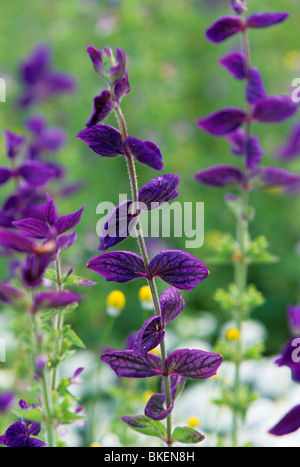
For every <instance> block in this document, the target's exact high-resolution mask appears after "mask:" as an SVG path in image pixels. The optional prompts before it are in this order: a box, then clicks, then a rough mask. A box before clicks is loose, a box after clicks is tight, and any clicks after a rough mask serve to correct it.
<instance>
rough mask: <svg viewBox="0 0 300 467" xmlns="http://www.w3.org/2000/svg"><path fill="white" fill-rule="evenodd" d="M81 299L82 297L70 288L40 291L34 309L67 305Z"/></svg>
mask: <svg viewBox="0 0 300 467" xmlns="http://www.w3.org/2000/svg"><path fill="white" fill-rule="evenodd" d="M81 301H82V297H80V296H79V295H78V294H77V293H75V292H71V291H70V290H50V291H46V292H39V293H38V294H37V295H36V297H35V302H34V311H38V310H41V309H44V308H61V307H67V306H68V305H71V304H72V303H78V302H81Z"/></svg>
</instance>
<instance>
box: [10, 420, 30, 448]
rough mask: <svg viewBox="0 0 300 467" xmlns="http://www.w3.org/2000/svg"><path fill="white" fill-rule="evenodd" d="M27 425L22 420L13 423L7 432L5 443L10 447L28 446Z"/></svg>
mask: <svg viewBox="0 0 300 467" xmlns="http://www.w3.org/2000/svg"><path fill="white" fill-rule="evenodd" d="M27 440H28V435H27V427H26V425H25V424H24V423H23V422H21V421H18V422H15V423H13V424H12V425H11V426H10V427H9V428H8V429H7V430H6V432H5V444H6V446H8V447H11V448H12V447H27Z"/></svg>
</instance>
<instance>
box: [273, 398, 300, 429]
mask: <svg viewBox="0 0 300 467" xmlns="http://www.w3.org/2000/svg"><path fill="white" fill-rule="evenodd" d="M299 428H300V405H296V406H295V407H293V408H292V409H291V410H290V411H289V412H288V413H287V414H286V415H285V416H284V417H283V418H282V419H281V420H280V421H279V422H278V423H277V424H276V425H275V426H273V428H271V430H269V433H270V434H271V435H274V436H284V435H288V434H289V433H294V432H295V431H297V430H298V429H299Z"/></svg>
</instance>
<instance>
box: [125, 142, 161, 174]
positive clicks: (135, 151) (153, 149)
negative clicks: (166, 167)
mask: <svg viewBox="0 0 300 467" xmlns="http://www.w3.org/2000/svg"><path fill="white" fill-rule="evenodd" d="M125 148H126V151H128V152H129V153H130V154H131V155H132V156H134V157H135V159H136V160H137V161H138V162H140V163H141V164H145V165H148V166H149V167H151V168H152V169H155V170H162V168H163V159H162V155H161V152H160V150H159V148H158V147H157V146H156V145H155V144H154V143H152V142H151V141H145V142H143V141H141V140H140V139H137V138H133V136H129V137H128V138H127V139H126V141H125Z"/></svg>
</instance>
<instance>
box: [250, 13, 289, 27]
mask: <svg viewBox="0 0 300 467" xmlns="http://www.w3.org/2000/svg"><path fill="white" fill-rule="evenodd" d="M289 16H290V15H289V13H254V14H253V15H250V16H249V17H248V18H247V28H267V27H269V26H273V25H274V24H278V23H282V22H283V21H285V20H286V19H287V18H288V17H289Z"/></svg>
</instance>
